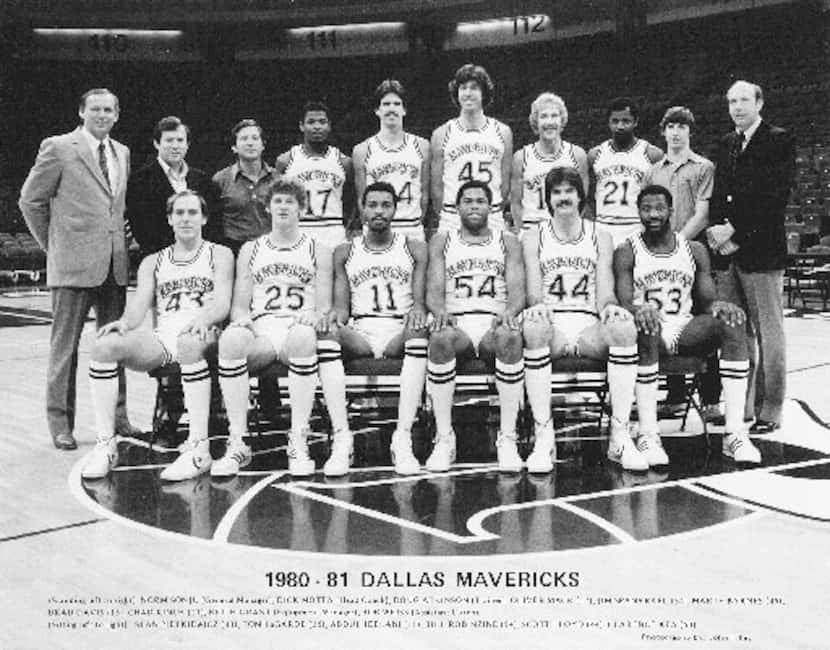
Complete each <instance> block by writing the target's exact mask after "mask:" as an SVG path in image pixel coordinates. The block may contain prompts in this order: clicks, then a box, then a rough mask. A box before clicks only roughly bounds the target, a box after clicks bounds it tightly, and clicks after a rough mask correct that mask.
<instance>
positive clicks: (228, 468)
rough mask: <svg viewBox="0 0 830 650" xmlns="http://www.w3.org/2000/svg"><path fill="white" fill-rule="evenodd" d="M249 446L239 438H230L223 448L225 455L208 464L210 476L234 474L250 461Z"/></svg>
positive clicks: (251, 456)
mask: <svg viewBox="0 0 830 650" xmlns="http://www.w3.org/2000/svg"><path fill="white" fill-rule="evenodd" d="M252 458H253V455H252V454H251V448H250V447H249V446H248V445H246V444H245V443H244V442H242V439H241V438H231V439H230V440H229V441H228V446H227V448H226V449H225V455H224V456H222V458H220V459H219V460H217V461H216V462H214V463H212V464H211V466H210V475H211V476H234V475H235V474H236V473H237V472H239V470H240V469H242V468H243V467H245V466H246V465H247V464H248V463H250V462H251V459H252Z"/></svg>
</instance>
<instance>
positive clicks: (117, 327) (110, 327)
mask: <svg viewBox="0 0 830 650" xmlns="http://www.w3.org/2000/svg"><path fill="white" fill-rule="evenodd" d="M111 332H115V333H116V334H118V335H119V336H123V335H124V334H125V333H126V332H127V323H125V322H124V321H123V320H122V319H120V318H119V319H118V320H114V321H112V322H111V323H107V324H106V325H104V326H103V327H101V328H99V329H98V331H97V332H96V333H95V336H96V337H97V338H99V339H100V338H101V337H102V336H106V335H107V334H109V333H111Z"/></svg>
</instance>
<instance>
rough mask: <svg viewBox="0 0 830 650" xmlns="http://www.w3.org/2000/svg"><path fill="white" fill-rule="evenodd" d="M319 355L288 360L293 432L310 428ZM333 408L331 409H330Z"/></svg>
mask: <svg viewBox="0 0 830 650" xmlns="http://www.w3.org/2000/svg"><path fill="white" fill-rule="evenodd" d="M317 373H318V364H317V355H312V356H310V357H295V358H292V359H289V360H288V397H289V398H290V401H291V430H292V431H303V430H305V429H306V428H308V421H309V420H310V419H311V409H312V408H313V406H314V391H315V390H316V389H317ZM329 408H331V407H329Z"/></svg>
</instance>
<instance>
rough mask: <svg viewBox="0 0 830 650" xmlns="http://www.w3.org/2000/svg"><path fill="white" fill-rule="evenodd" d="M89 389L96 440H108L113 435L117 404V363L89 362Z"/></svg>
mask: <svg viewBox="0 0 830 650" xmlns="http://www.w3.org/2000/svg"><path fill="white" fill-rule="evenodd" d="M89 388H90V390H91V391H92V408H93V409H94V411H95V428H96V433H97V435H98V440H99V441H103V440H109V439H110V438H112V436H113V435H115V405H116V404H117V402H118V363H116V362H115V361H113V362H108V361H90V362H89Z"/></svg>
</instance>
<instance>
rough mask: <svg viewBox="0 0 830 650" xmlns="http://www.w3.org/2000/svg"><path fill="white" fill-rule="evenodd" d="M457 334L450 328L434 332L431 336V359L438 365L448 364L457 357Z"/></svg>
mask: <svg viewBox="0 0 830 650" xmlns="http://www.w3.org/2000/svg"><path fill="white" fill-rule="evenodd" d="M454 342H455V333H454V332H453V330H451V329H449V328H444V329H442V330H438V331H437V332H433V333H432V334H430V336H429V358H430V359H431V360H432V361H436V362H438V363H447V362H448V361H450V360H451V359H453V358H454V357H455V345H454Z"/></svg>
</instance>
